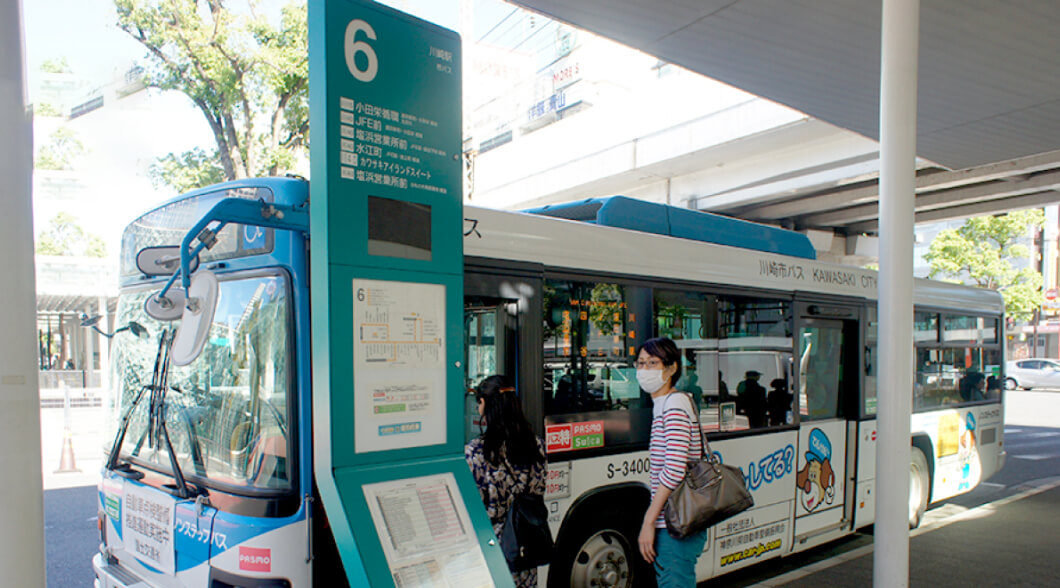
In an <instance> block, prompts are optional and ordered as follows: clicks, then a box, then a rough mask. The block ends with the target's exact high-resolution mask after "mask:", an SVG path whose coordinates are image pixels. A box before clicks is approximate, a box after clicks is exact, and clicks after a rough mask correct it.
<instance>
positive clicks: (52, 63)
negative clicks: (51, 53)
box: [40, 57, 72, 74]
mask: <svg viewBox="0 0 1060 588" xmlns="http://www.w3.org/2000/svg"><path fill="white" fill-rule="evenodd" d="M40 70H41V71H42V72H44V73H56V74H63V73H72V70H71V69H70V64H69V63H67V62H66V58H65V57H60V58H58V59H45V60H44V62H43V63H41V64H40Z"/></svg>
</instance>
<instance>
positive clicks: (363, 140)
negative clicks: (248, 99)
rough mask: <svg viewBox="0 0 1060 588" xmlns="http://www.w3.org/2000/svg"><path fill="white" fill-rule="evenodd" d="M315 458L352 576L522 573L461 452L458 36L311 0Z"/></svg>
mask: <svg viewBox="0 0 1060 588" xmlns="http://www.w3.org/2000/svg"><path fill="white" fill-rule="evenodd" d="M309 73H310V124H311V125H312V128H313V141H312V144H311V148H310V149H311V152H310V156H311V158H310V164H311V171H312V175H313V181H312V184H311V186H310V190H311V198H310V207H311V208H310V211H311V223H312V227H311V234H312V251H311V257H310V264H311V270H312V274H311V279H312V283H311V286H312V287H311V292H312V305H313V316H312V321H313V325H312V327H313V387H314V390H313V415H314V445H315V447H316V451H315V454H314V469H315V471H316V480H317V485H318V487H319V489H320V495H321V499H322V501H323V503H324V507H325V509H326V510H327V513H328V517H329V520H330V523H331V527H332V529H333V532H334V535H335V540H336V543H337V545H338V548H339V553H340V554H341V556H342V560H343V564H344V566H345V568H346V573H347V576H348V579H349V580H350V583H351V584H352V585H362V584H366V583H367V584H370V585H372V586H387V585H395V586H418V585H431V586H454V587H456V586H460V587H464V586H492V585H500V586H510V585H511V576H510V575H509V573H508V569H507V566H506V565H505V562H504V558H503V556H502V555H501V553H500V550H499V548H498V547H497V546H496V544H495V543H496V542H495V541H493V531H492V528H491V526H490V522H489V518H488V517H487V516H486V512H485V509H484V508H483V506H482V502H481V499H480V497H479V494H478V490H477V488H476V486H475V483H474V480H473V479H472V477H471V474H470V472H469V471H468V469H467V466H466V464H465V463H464V460H463V452H462V449H463V435H462V434H461V431H462V429H461V420H460V415H461V411H462V407H463V396H464V394H463V369H462V367H461V365H460V359H461V358H462V346H463V339H462V335H461V326H462V317H463V314H462V313H463V308H462V302H463V243H462V238H463V234H462V233H463V231H462V227H463V206H462V173H461V144H462V143H461V121H460V108H461V105H460V39H459V37H458V36H457V35H456V34H455V33H453V32H452V31H448V30H445V29H442V28H440V27H437V26H435V25H432V24H430V23H426V22H424V21H421V20H418V19H415V18H413V17H410V16H408V15H406V14H403V13H400V12H398V11H395V10H393V9H390V8H387V7H385V6H382V5H379V4H377V3H374V2H368V1H365V0H329V1H327V2H325V1H324V0H311V1H310V2H309Z"/></svg>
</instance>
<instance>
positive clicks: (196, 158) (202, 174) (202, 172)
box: [148, 148, 225, 193]
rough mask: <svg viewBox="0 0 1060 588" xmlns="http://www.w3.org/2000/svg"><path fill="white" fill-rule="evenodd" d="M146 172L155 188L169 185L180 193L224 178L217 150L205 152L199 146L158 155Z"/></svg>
mask: <svg viewBox="0 0 1060 588" xmlns="http://www.w3.org/2000/svg"><path fill="white" fill-rule="evenodd" d="M148 174H149V175H150V176H151V183H152V184H153V185H154V186H155V187H156V188H157V187H159V186H162V185H165V186H171V187H173V188H175V189H176V190H177V192H181V193H183V192H187V191H189V190H194V189H196V188H201V187H203V186H209V185H210V184H216V183H217V182H221V181H224V180H225V172H224V169H222V168H221V164H220V163H219V162H218V157H217V152H216V151H214V152H213V153H206V151H204V150H202V149H199V148H195V149H192V150H191V151H185V152H184V153H181V154H179V155H177V154H175V153H170V154H169V155H166V156H165V157H160V158H159V159H158V161H156V162H155V163H153V164H151V168H150V169H149V170H148Z"/></svg>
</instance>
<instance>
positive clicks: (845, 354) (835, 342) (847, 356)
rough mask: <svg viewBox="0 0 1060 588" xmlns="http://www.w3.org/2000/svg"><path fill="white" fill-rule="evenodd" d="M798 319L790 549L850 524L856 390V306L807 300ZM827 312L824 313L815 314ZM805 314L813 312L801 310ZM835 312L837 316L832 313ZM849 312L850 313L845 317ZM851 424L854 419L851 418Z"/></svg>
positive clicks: (828, 537)
mask: <svg viewBox="0 0 1060 588" xmlns="http://www.w3.org/2000/svg"><path fill="white" fill-rule="evenodd" d="M805 309H806V311H808V312H804V313H803V315H802V317H801V319H800V321H799V331H798V356H797V357H796V360H795V362H796V363H795V366H796V370H797V372H798V380H797V382H798V404H799V413H800V423H801V425H800V428H799V450H798V451H797V455H796V460H797V468H798V469H797V473H796V476H795V480H796V489H795V504H794V508H795V525H794V543H793V549H794V550H795V551H799V550H802V549H806V548H808V547H812V546H814V545H817V544H820V543H823V542H825V541H828V540H831V539H834V538H835V537H837V536H838V535H841V534H844V533H846V532H847V531H848V530H849V529H850V521H851V516H850V512H849V511H850V508H848V507H849V504H848V503H849V502H852V501H851V500H849V499H848V493H847V490H848V488H850V489H853V486H852V484H851V483H849V481H848V477H849V476H848V475H847V474H848V473H850V472H853V470H854V466H853V463H852V462H851V458H853V457H854V456H848V455H847V454H848V451H847V449H848V447H853V445H851V444H849V443H848V429H849V427H848V417H851V418H853V416H852V415H850V414H849V413H850V412H851V410H850V407H851V406H852V405H854V403H855V402H856V398H857V395H858V392H859V388H860V383H859V378H858V375H859V354H858V353H857V350H858V349H861V346H860V345H859V344H858V340H859V338H860V333H859V329H858V320H857V311H856V310H853V309H850V310H844V309H842V308H838V309H829V310H828V311H822V310H821V307H820V306H819V305H808V306H806V307H805ZM824 312H827V316H829V318H819V316H814V315H819V314H822V313H824ZM807 314H810V315H811V316H812V317H813V318H809V317H807V316H806V315H807ZM831 317H836V318H831ZM847 317H849V318H847ZM853 424H856V423H853Z"/></svg>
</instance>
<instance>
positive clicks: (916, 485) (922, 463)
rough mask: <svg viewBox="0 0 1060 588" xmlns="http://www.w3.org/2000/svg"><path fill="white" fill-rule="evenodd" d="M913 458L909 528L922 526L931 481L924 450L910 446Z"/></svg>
mask: <svg viewBox="0 0 1060 588" xmlns="http://www.w3.org/2000/svg"><path fill="white" fill-rule="evenodd" d="M910 453H911V455H912V459H910V460H909V528H910V529H915V528H917V527H919V526H920V521H921V520H922V519H923V518H924V511H926V510H927V504H928V494H929V493H930V492H931V482H930V480H929V479H928V471H929V470H928V463H927V458H925V457H924V452H923V451H921V450H920V449H918V448H916V447H912V448H910Z"/></svg>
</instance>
